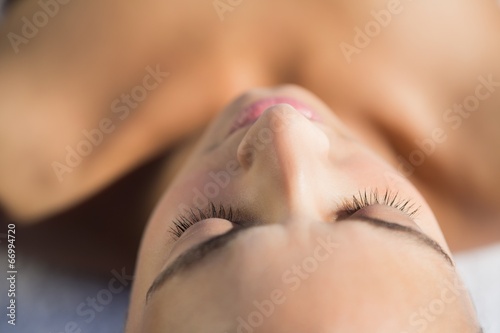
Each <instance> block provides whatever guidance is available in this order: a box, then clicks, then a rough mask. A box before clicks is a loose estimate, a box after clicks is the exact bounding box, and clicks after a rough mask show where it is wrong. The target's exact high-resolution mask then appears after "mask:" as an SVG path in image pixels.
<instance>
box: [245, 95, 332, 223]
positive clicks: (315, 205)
mask: <svg viewBox="0 0 500 333" xmlns="http://www.w3.org/2000/svg"><path fill="white" fill-rule="evenodd" d="M329 152H330V141H329V138H328V136H327V135H326V134H325V133H324V132H323V131H322V130H321V129H320V128H319V127H318V126H317V124H315V123H313V122H312V121H310V120H309V119H307V118H306V117H305V116H303V115H302V114H301V113H299V112H298V111H297V110H296V109H294V108H293V107H292V106H290V105H287V104H278V105H275V106H272V107H270V108H269V109H267V110H266V111H265V112H264V113H263V114H262V116H261V117H260V118H259V119H258V120H257V121H256V122H255V123H254V124H253V125H252V126H251V127H250V128H249V129H248V131H247V133H246V135H245V136H244V138H243V140H242V141H241V143H240V145H239V146H238V150H237V157H238V161H239V162H240V164H241V165H242V167H243V168H244V169H245V182H247V184H246V186H245V188H246V190H248V192H249V193H248V195H250V196H251V197H252V200H254V202H255V201H258V204H259V206H260V207H261V208H262V209H264V210H265V212H266V214H265V215H266V216H268V217H269V218H271V219H273V220H274V221H277V220H296V217H307V218H308V219H310V218H314V219H322V218H323V217H322V216H320V215H321V209H320V207H319V203H320V202H321V198H320V196H321V195H322V194H321V192H322V191H323V190H324V189H325V183H324V182H325V180H326V179H327V177H328V175H327V170H328V167H329Z"/></svg>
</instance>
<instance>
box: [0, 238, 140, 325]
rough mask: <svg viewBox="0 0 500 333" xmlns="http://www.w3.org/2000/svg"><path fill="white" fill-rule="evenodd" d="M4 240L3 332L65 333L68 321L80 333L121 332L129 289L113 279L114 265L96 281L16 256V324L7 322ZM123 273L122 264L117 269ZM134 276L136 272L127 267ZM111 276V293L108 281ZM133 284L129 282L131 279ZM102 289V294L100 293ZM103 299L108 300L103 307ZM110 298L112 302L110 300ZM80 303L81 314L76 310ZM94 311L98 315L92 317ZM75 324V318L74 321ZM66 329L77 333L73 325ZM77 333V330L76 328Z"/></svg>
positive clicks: (0, 291) (0, 277) (0, 293)
mask: <svg viewBox="0 0 500 333" xmlns="http://www.w3.org/2000/svg"><path fill="white" fill-rule="evenodd" d="M4 246H6V244H5V241H3V242H2V243H1V244H0V247H2V251H0V253H2V254H1V255H0V260H1V263H2V264H1V265H0V267H1V270H2V271H1V272H0V281H1V282H0V332H2V333H11V332H12V333H17V332H19V333H65V332H66V325H70V326H71V325H75V326H76V327H78V329H81V331H80V333H114V332H116V333H120V332H123V328H124V322H125V316H126V313H127V307H128V297H129V290H130V288H129V287H127V288H120V287H121V285H122V284H121V283H120V282H119V281H118V280H117V279H116V278H115V276H114V275H113V273H111V271H112V269H110V274H109V277H108V278H105V279H96V278H92V277H90V276H82V275H78V274H74V273H68V272H65V271H64V270H61V269H59V268H57V267H48V266H46V265H42V264H37V263H34V262H32V261H29V260H23V259H22V258H18V263H17V271H18V275H17V278H18V280H17V281H16V282H17V283H16V289H17V295H16V296H17V297H16V304H17V309H16V310H17V311H16V312H17V313H16V326H12V325H10V324H8V323H7V320H8V318H7V316H6V313H7V309H6V307H7V305H8V302H9V300H8V297H7V289H8V287H7V285H8V284H7V282H6V278H7V276H6V271H7V267H6V266H7V265H6V262H7V259H6V257H5V255H4V254H5V251H4V248H3V247H4ZM113 271H114V272H115V274H116V275H119V274H120V273H121V271H122V268H117V269H114V270H113ZM125 271H126V273H127V274H131V273H132V270H131V269H128V270H125ZM112 279H114V280H113V284H112V289H113V291H114V292H117V291H118V290H119V289H123V290H122V291H120V292H117V293H112V292H110V291H109V289H110V286H109V282H110V280H112ZM129 286H130V282H129ZM99 293H100V294H99ZM98 295H99V296H100V297H101V298H100V300H102V301H104V303H107V302H109V304H106V305H101V304H100V303H99V298H98ZM109 295H111V296H112V298H111V301H109V300H110V299H109V298H107V297H108V296H109ZM87 298H94V299H96V301H97V308H96V309H97V310H100V311H101V312H98V311H97V310H95V309H94V308H92V307H91V306H89V305H88V304H87V303H86V302H87ZM79 307H80V312H77V310H78V309H79ZM92 313H93V314H94V315H95V317H94V318H92ZM71 322H74V324H72V323H71ZM67 332H73V330H72V329H69V330H67ZM75 332H79V331H78V330H76V331H75Z"/></svg>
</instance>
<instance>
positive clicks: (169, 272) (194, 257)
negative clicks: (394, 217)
mask: <svg viewBox="0 0 500 333" xmlns="http://www.w3.org/2000/svg"><path fill="white" fill-rule="evenodd" d="M346 222H364V223H367V224H369V225H371V226H373V227H376V228H381V229H382V230H388V231H391V232H400V233H404V234H405V235H407V236H410V238H411V239H413V240H415V241H416V242H418V243H420V244H423V245H425V246H426V247H427V248H429V249H432V250H433V251H434V252H435V253H438V254H439V255H440V256H441V257H442V258H443V259H445V260H446V262H447V263H448V264H449V265H451V266H452V267H454V266H455V265H454V264H453V260H452V259H451V258H450V256H449V255H448V254H447V253H446V252H445V251H444V250H443V248H442V247H441V245H439V243H437V242H436V241H435V240H433V239H431V238H430V237H429V236H427V235H426V234H424V233H422V232H421V231H419V230H417V229H414V228H411V227H407V226H404V225H401V224H399V223H394V222H389V221H385V220H380V219H376V218H371V217H366V216H357V217H356V218H347V219H343V220H339V221H337V222H336V223H346ZM256 226H258V225H249V226H248V227H242V228H235V229H231V230H230V231H228V232H227V233H225V234H222V235H220V236H216V237H213V238H210V239H208V240H206V241H204V242H202V243H200V244H198V245H196V246H194V247H193V248H191V249H189V250H187V251H186V252H185V253H183V254H182V255H180V256H179V257H178V258H177V259H176V260H175V261H174V262H173V263H172V264H171V265H169V266H168V267H167V268H165V269H164V270H163V271H162V272H160V274H158V276H157V277H156V279H155V280H154V282H153V283H152V284H151V287H150V288H149V290H148V292H147V294H146V303H148V301H149V300H150V299H151V297H152V296H153V295H154V293H155V292H156V291H157V290H158V289H160V288H161V287H162V286H163V285H164V284H165V283H166V282H167V281H168V280H170V279H171V278H173V277H174V276H176V275H177V274H179V273H180V272H182V271H185V270H188V269H189V268H192V267H193V266H195V265H196V264H199V263H201V262H202V261H203V260H204V259H205V258H207V257H208V256H209V255H210V254H213V253H214V252H216V251H217V250H219V249H221V248H223V247H226V246H227V245H228V244H229V243H230V242H231V241H232V240H233V239H235V238H236V237H237V236H238V235H239V234H240V233H241V232H243V231H246V230H249V229H251V228H254V227H256Z"/></svg>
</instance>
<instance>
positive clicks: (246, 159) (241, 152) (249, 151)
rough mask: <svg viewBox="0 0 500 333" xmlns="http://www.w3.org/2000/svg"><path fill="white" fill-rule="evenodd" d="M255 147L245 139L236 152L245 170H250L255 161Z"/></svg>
mask: <svg viewBox="0 0 500 333" xmlns="http://www.w3.org/2000/svg"><path fill="white" fill-rule="evenodd" d="M255 154H256V151H255V147H253V145H251V144H249V143H248V140H246V139H243V141H242V142H241V144H240V145H239V147H238V150H237V152H236V158H237V159H238V162H239V163H240V165H241V166H242V167H243V168H244V169H248V168H250V166H251V165H252V163H253V161H254V159H255Z"/></svg>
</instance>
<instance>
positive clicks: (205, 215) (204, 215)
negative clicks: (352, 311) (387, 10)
mask: <svg viewBox="0 0 500 333" xmlns="http://www.w3.org/2000/svg"><path fill="white" fill-rule="evenodd" d="M373 205H386V206H389V207H393V208H396V209H399V210H400V211H402V212H403V213H404V214H406V215H408V216H409V217H410V218H413V217H414V216H415V215H416V214H417V213H418V212H419V210H420V207H416V208H415V203H414V202H413V201H412V200H411V199H402V198H400V197H399V193H398V192H391V191H390V190H386V191H385V192H384V194H383V196H381V195H380V194H379V193H378V191H377V190H368V189H366V190H363V191H359V192H358V193H357V194H356V195H353V196H352V197H351V198H350V199H346V200H344V201H343V202H342V203H341V205H340V209H339V211H338V213H337V219H343V218H346V217H348V216H351V215H353V214H354V213H356V212H357V211H359V210H361V209H363V208H365V207H369V206H373ZM215 218H218V219H224V220H228V221H231V222H232V223H235V224H242V223H241V222H238V212H237V211H234V210H233V208H232V207H227V208H226V207H225V206H224V205H222V204H220V205H219V206H218V207H217V206H216V205H215V204H214V203H213V202H210V204H209V207H208V209H206V210H201V209H196V210H195V209H191V210H190V211H189V213H188V214H184V215H180V216H179V217H177V218H176V219H175V220H173V224H174V225H173V226H172V227H170V233H171V235H172V237H173V238H174V239H175V240H176V239H179V238H180V237H181V236H182V234H183V233H184V232H186V230H187V229H189V228H190V227H192V226H193V225H195V224H196V223H198V222H201V221H203V220H207V219H215Z"/></svg>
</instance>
